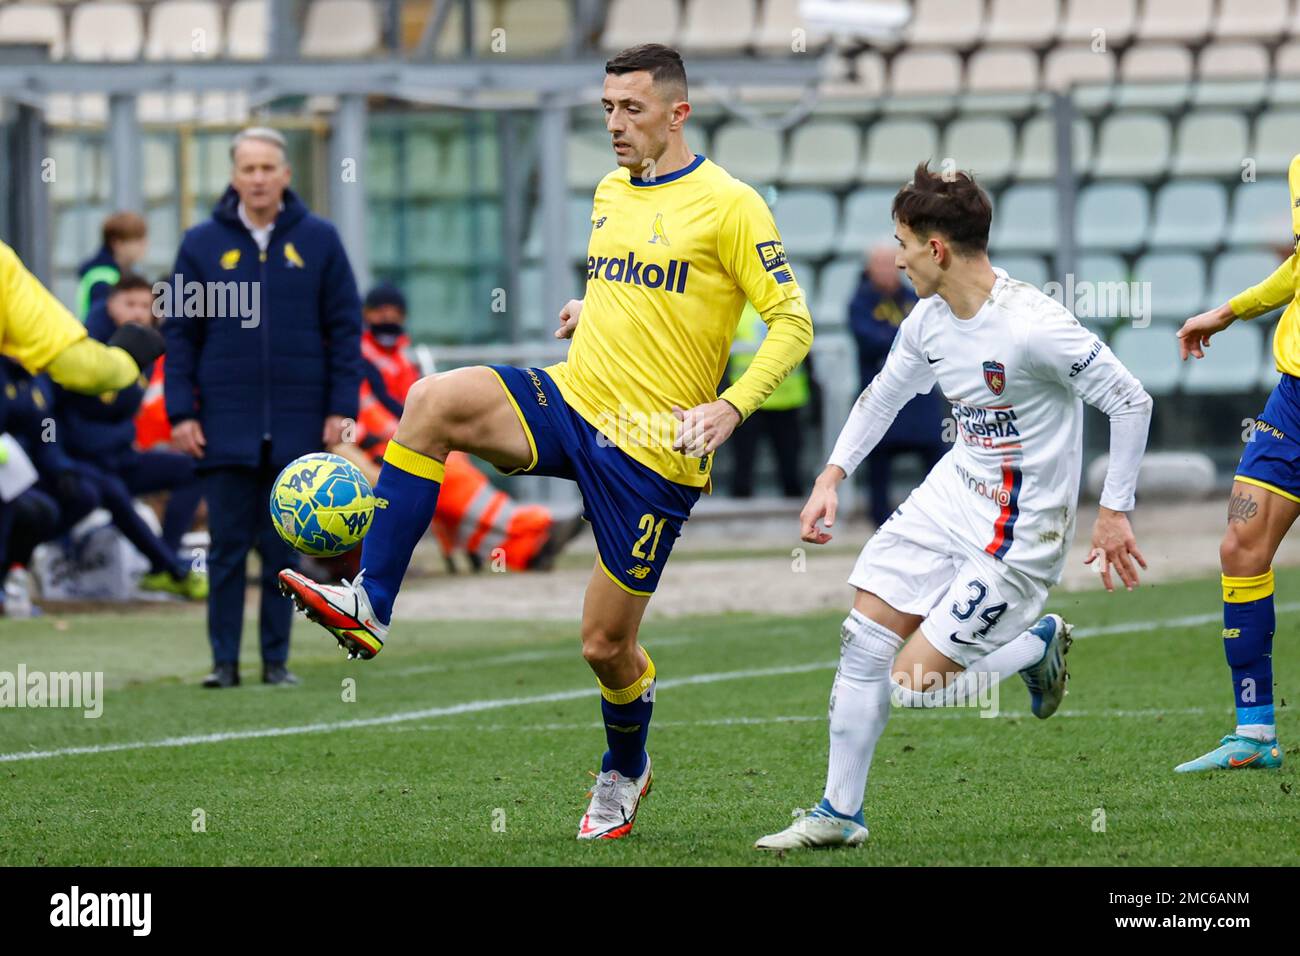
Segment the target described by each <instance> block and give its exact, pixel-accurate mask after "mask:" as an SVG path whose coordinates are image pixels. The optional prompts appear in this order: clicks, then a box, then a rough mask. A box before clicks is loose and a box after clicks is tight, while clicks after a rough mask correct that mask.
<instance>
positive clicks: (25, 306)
mask: <svg viewBox="0 0 1300 956" xmlns="http://www.w3.org/2000/svg"><path fill="white" fill-rule="evenodd" d="M85 337H86V327H85V326H84V325H82V324H81V323H80V322H78V321H77V320H76V319H75V318H73V316H72V313H71V312H69V311H68V310H67V309H66V308H64V306H63V303H62V302H60V301H59V300H58V299H56V298H54V296H53V295H52V294H51V293H50V291H49V290H48V289H46V288H45V286H43V285H41V283H40V282H39V281H38V280H37V278H36V277H35V276H34V275H32V274H31V273H30V272H28V271H27V267H26V266H24V265H23V263H22V260H21V259H19V258H18V254H17V253H16V252H14V251H13V250H12V249H11V248H9V247H8V246H7V245H5V244H4V243H3V242H0V355H6V356H8V357H9V358H11V359H13V360H14V361H15V362H17V363H18V364H19V365H21V366H22V367H23V368H25V369H27V371H29V372H31V373H32V374H33V375H35V374H37V373H38V372H41V371H43V370H44V369H45V367H46V366H47V365H49V364H50V362H51V361H53V359H54V357H55V356H56V355H58V354H59V353H60V352H62V351H63V350H64V349H66V348H67V347H68V346H69V345H71V344H72V343H74V342H76V341H78V340H79V339H84V338H85Z"/></svg>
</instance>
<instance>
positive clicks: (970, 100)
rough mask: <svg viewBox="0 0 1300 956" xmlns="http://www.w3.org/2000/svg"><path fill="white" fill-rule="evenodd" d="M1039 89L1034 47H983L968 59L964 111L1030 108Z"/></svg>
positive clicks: (1015, 111) (1013, 111) (1016, 111)
mask: <svg viewBox="0 0 1300 956" xmlns="http://www.w3.org/2000/svg"><path fill="white" fill-rule="evenodd" d="M1037 92H1038V57H1037V56H1035V55H1034V53H1033V51H1031V50H1023V49H1008V48H1001V49H980V50H976V51H975V52H974V53H972V54H971V56H970V59H969V60H968V61H967V63H966V95H965V96H964V97H963V99H962V110H963V111H964V112H970V111H981V112H990V111H991V112H997V113H1003V114H1007V115H1012V114H1022V113H1025V112H1027V111H1028V110H1029V109H1030V108H1031V107H1032V106H1033V104H1034V94H1035V93H1037Z"/></svg>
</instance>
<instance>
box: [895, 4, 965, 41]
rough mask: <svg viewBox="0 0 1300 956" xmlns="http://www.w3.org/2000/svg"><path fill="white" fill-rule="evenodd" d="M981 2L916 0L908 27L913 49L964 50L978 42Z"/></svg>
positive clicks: (908, 35) (909, 39)
mask: <svg viewBox="0 0 1300 956" xmlns="http://www.w3.org/2000/svg"><path fill="white" fill-rule="evenodd" d="M983 23H984V0H916V2H915V5H914V6H913V11H912V22H911V23H910V24H908V27H907V37H908V42H909V43H910V44H911V45H912V46H946V47H957V48H964V47H970V46H974V45H975V44H976V43H977V42H978V41H979V36H980V29H981V27H982V26H983Z"/></svg>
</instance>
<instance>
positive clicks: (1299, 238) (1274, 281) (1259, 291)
mask: <svg viewBox="0 0 1300 956" xmlns="http://www.w3.org/2000/svg"><path fill="white" fill-rule="evenodd" d="M1287 181H1288V183H1289V184H1290V186H1291V243H1292V248H1293V250H1296V251H1293V252H1292V253H1291V257H1290V258H1289V259H1287V260H1286V261H1285V262H1283V263H1282V264H1281V265H1280V266H1278V267H1277V269H1276V270H1275V271H1274V272H1273V274H1272V275H1271V276H1269V277H1268V278H1267V279H1265V280H1264V281H1263V282H1261V283H1259V284H1258V285H1253V286H1251V287H1250V288H1249V289H1247V290H1246V291H1245V292H1241V293H1238V294H1237V295H1234V296H1233V297H1232V298H1231V299H1229V300H1228V307H1229V308H1230V309H1232V314H1233V315H1235V316H1236V317H1237V318H1239V319H1253V318H1255V317H1256V316H1260V315H1264V314H1265V313H1267V312H1272V311H1273V310H1274V309H1276V308H1277V307H1278V306H1281V305H1285V306H1286V311H1285V312H1283V313H1282V318H1281V320H1280V321H1279V322H1278V324H1277V331H1276V332H1274V333H1273V358H1274V361H1276V362H1277V370H1278V371H1279V372H1282V373H1284V374H1286V375H1295V376H1300V306H1297V305H1296V302H1297V299H1296V293H1297V291H1300V156H1296V157H1295V158H1294V159H1292V160H1291V168H1290V170H1288V172H1287Z"/></svg>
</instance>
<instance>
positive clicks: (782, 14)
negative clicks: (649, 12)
mask: <svg viewBox="0 0 1300 956" xmlns="http://www.w3.org/2000/svg"><path fill="white" fill-rule="evenodd" d="M641 2H644V0H641ZM796 30H802V31H803V34H802V39H803V50H804V51H808V50H815V49H819V48H821V47H822V46H823V45H824V44H825V43H826V41H827V39H828V37H827V35H826V34H825V33H824V32H822V31H819V30H810V29H808V26H807V24H805V23H804V20H803V17H802V15H800V13H799V0H763V9H762V12H761V13H760V14H759V17H758V28H757V29H756V30H755V31H754V48H755V49H756V50H758V52H760V53H770V54H777V55H782V54H784V55H787V56H788V55H789V54H791V53H792V52H794V40H795V31H796Z"/></svg>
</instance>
